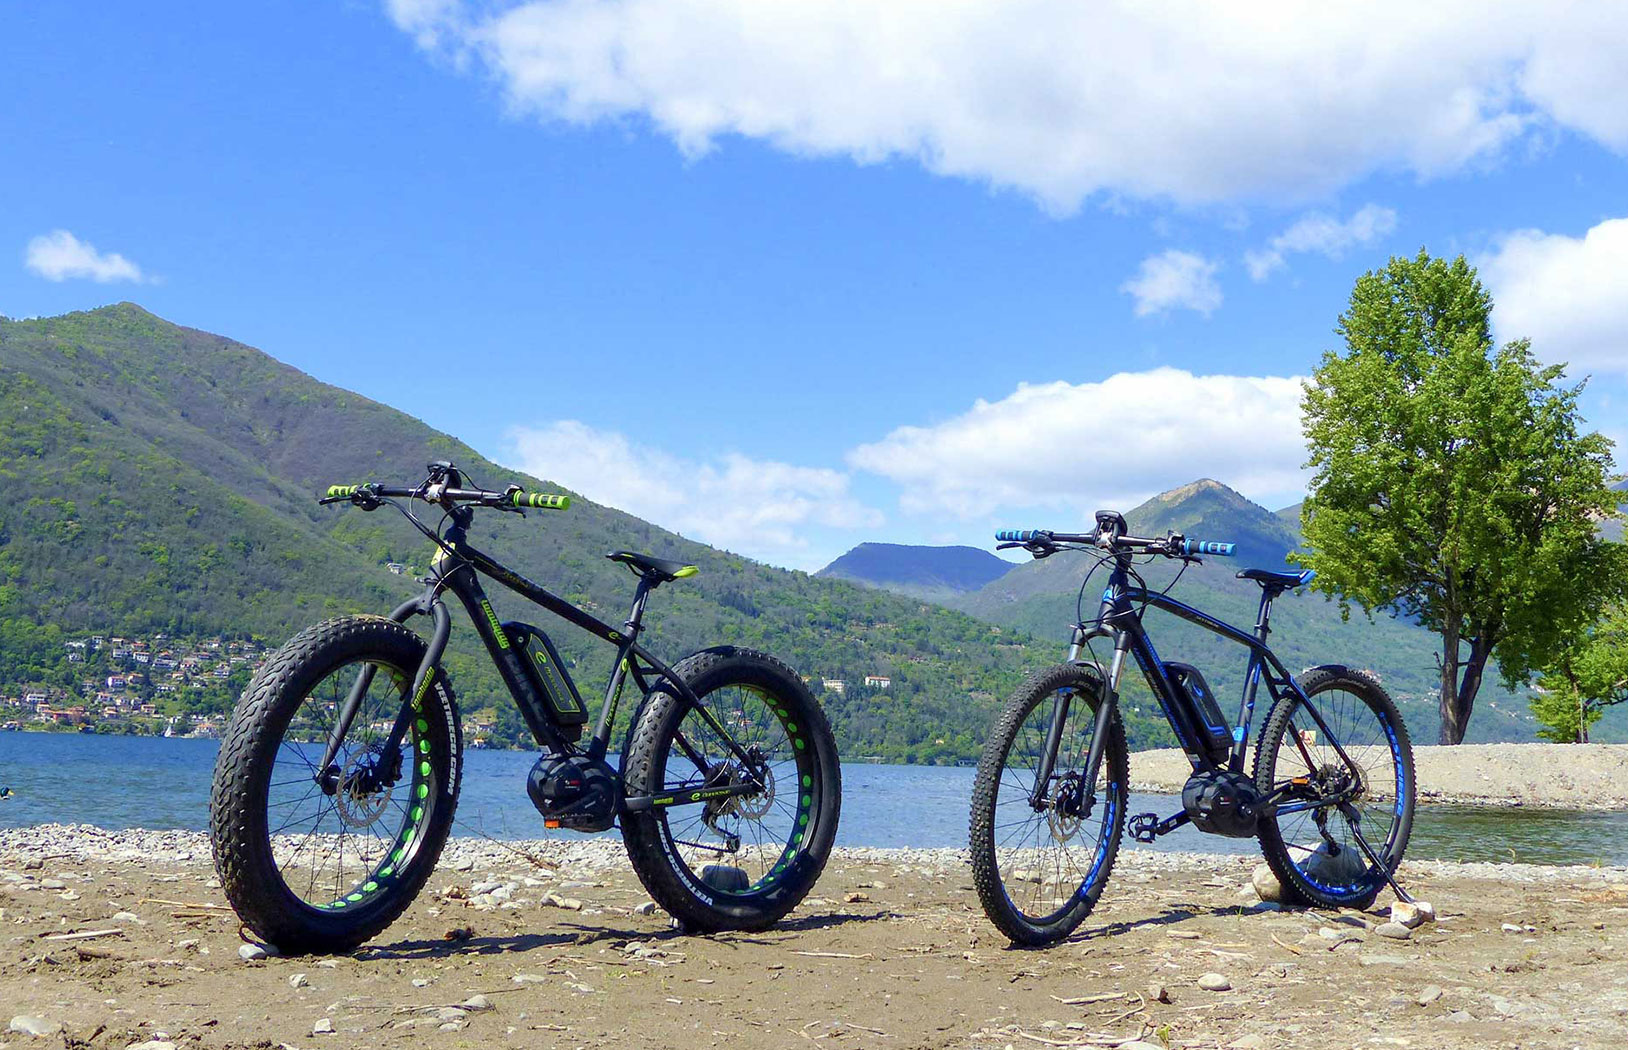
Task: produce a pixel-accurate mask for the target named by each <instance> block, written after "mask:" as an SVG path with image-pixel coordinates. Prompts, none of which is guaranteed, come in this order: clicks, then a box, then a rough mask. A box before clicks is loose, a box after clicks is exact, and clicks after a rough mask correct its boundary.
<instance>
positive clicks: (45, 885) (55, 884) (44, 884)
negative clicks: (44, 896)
mask: <svg viewBox="0 0 1628 1050" xmlns="http://www.w3.org/2000/svg"><path fill="white" fill-rule="evenodd" d="M40 888H41V889H46V890H65V889H67V888H68V884H67V883H66V882H63V881H62V880H61V879H41V880H40Z"/></svg>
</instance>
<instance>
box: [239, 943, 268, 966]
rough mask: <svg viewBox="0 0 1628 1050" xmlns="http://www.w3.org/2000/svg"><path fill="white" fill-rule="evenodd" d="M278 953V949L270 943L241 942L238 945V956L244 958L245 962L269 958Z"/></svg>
mask: <svg viewBox="0 0 1628 1050" xmlns="http://www.w3.org/2000/svg"><path fill="white" fill-rule="evenodd" d="M276 954H277V951H276V949H274V948H273V947H272V946H271V945H269V944H240V945H238V949H237V957H238V958H239V959H242V960H243V961H244V962H254V961H255V960H256V959H269V958H271V957H272V956H274V955H276Z"/></svg>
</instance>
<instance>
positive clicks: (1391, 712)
mask: <svg viewBox="0 0 1628 1050" xmlns="http://www.w3.org/2000/svg"><path fill="white" fill-rule="evenodd" d="M1298 682H1299V685H1300V688H1301V690H1302V691H1303V692H1304V693H1305V695H1306V699H1305V700H1302V699H1301V698H1300V697H1298V696H1286V697H1283V698H1282V699H1280V700H1278V701H1277V702H1276V703H1274V704H1273V705H1272V710H1271V711H1270V712H1269V713H1268V714H1267V716H1266V722H1265V724H1264V726H1263V727H1262V730H1261V738H1260V742H1259V743H1258V744H1257V745H1256V749H1255V787H1256V789H1257V790H1259V791H1260V792H1261V793H1262V794H1267V793H1269V792H1274V791H1278V790H1280V789H1283V788H1288V789H1289V791H1288V794H1287V797H1285V798H1284V800H1283V802H1282V803H1281V804H1280V806H1279V807H1278V810H1277V812H1276V813H1274V814H1273V815H1272V816H1269V817H1263V818H1261V822H1260V829H1259V838H1260V844H1261V854H1262V855H1263V856H1264V857H1265V858H1266V863H1267V865H1268V866H1270V867H1271V869H1272V872H1273V874H1275V875H1276V876H1277V877H1278V881H1279V883H1280V884H1281V885H1282V886H1283V888H1284V890H1285V891H1286V893H1287V894H1288V896H1289V897H1290V898H1291V899H1293V900H1297V901H1299V902H1301V903H1304V904H1315V905H1320V906H1322V907H1330V908H1333V907H1348V908H1366V907H1367V906H1368V905H1370V904H1372V903H1373V901H1374V898H1375V897H1377V896H1378V895H1379V891H1380V890H1381V889H1382V888H1383V887H1384V886H1385V883H1386V878H1385V876H1386V873H1387V872H1394V871H1395V870H1396V866H1397V865H1398V864H1400V863H1401V862H1402V852H1403V850H1405V849H1406V848H1407V844H1408V836H1409V834H1410V833H1411V832H1412V829H1413V802H1414V784H1415V781H1414V776H1413V747H1412V745H1411V744H1410V743H1409V741H1408V732H1407V727H1406V726H1405V725H1403V724H1402V715H1401V713H1400V712H1398V711H1397V709H1396V704H1395V703H1394V702H1393V701H1392V700H1391V698H1390V696H1388V695H1387V694H1386V692H1385V690H1384V689H1383V688H1382V687H1381V686H1380V685H1379V683H1378V682H1376V681H1374V680H1373V679H1372V678H1370V677H1368V676H1367V675H1364V674H1359V673H1357V672H1353V671H1349V670H1347V669H1345V668H1343V667H1320V668H1314V669H1312V670H1311V671H1308V672H1306V673H1305V674H1303V675H1301V676H1300V678H1299V680H1298ZM1308 705H1309V706H1310V707H1312V708H1315V709H1316V711H1317V714H1318V715H1319V716H1321V719H1322V725H1321V726H1319V725H1318V723H1317V722H1316V721H1315V720H1313V718H1312V717H1311V712H1310V711H1309V710H1308ZM1325 727H1326V728H1325ZM1336 744H1338V748H1336V747H1335V745H1336ZM1342 751H1343V752H1344V758H1342V757H1341V754H1340V752H1342ZM1347 759H1349V761H1347ZM1339 795H1348V796H1349V797H1348V798H1347V799H1346V800H1345V801H1344V802H1343V803H1340V802H1325V801H1323V800H1325V799H1329V798H1334V797H1337V796H1339ZM1359 829H1360V832H1361V834H1362V837H1363V838H1364V839H1365V840H1366V841H1367V842H1368V844H1369V845H1370V846H1371V847H1372V848H1373V850H1374V852H1375V853H1376V854H1377V855H1378V856H1379V858H1380V860H1381V861H1382V862H1383V863H1384V865H1385V869H1386V870H1385V871H1381V870H1380V868H1379V866H1377V865H1375V864H1372V863H1370V862H1369V860H1368V859H1367V857H1366V856H1365V855H1364V853H1363V851H1362V850H1361V848H1360V847H1359V846H1358V845H1357V833H1358V830H1359Z"/></svg>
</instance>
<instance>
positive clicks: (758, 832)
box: [622, 646, 842, 932]
mask: <svg viewBox="0 0 1628 1050" xmlns="http://www.w3.org/2000/svg"><path fill="white" fill-rule="evenodd" d="M673 670H674V671H675V672H677V673H678V674H679V675H680V676H681V677H682V678H683V679H684V681H685V682H686V684H688V685H689V687H690V689H691V690H692V691H694V693H695V695H696V696H697V697H698V698H699V699H700V701H701V706H700V707H697V706H695V705H693V704H690V703H687V702H686V701H684V700H683V699H682V698H680V697H678V696H675V695H673V694H671V693H666V692H661V693H656V694H654V695H652V696H651V698H650V701H649V703H647V704H646V705H645V707H644V710H643V711H642V712H641V714H640V715H639V720H638V722H637V724H636V725H635V726H634V729H633V734H632V736H633V739H632V743H631V745H630V746H629V747H628V749H627V756H626V759H625V765H624V767H623V777H624V779H625V781H626V784H627V793H628V796H629V797H634V798H636V797H640V796H649V797H651V798H652V799H654V800H658V801H657V804H656V805H654V806H653V807H652V808H650V809H648V810H645V811H644V812H641V813H629V814H627V815H626V816H625V817H624V818H623V819H622V837H623V839H624V840H625V841H626V843H627V848H628V856H629V858H630V859H631V860H632V862H633V868H634V870H635V871H637V872H638V874H639V878H640V880H641V881H642V882H643V883H644V885H645V888H646V889H647V890H649V891H650V895H651V896H652V897H653V898H655V901H656V903H657V904H659V905H661V906H662V908H663V909H665V910H666V911H667V913H668V914H669V915H671V916H673V917H674V918H675V919H677V920H679V922H680V923H682V924H683V925H685V926H687V927H688V928H690V929H692V930H696V931H698V932H712V931H715V930H761V929H764V928H766V927H768V926H771V925H773V924H774V923H775V922H778V921H779V920H780V919H781V917H783V916H784V915H785V914H786V913H787V912H789V911H791V909H792V908H794V907H796V906H797V903H798V902H799V901H801V900H802V899H803V897H804V896H805V895H806V894H807V893H808V891H809V890H811V889H813V887H814V881H815V880H816V879H818V878H819V877H820V872H821V871H823V870H824V869H825V862H826V858H827V857H829V856H830V853H831V846H832V843H833V842H834V841H835V840H836V836H837V818H838V815H839V812H840V809H841V804H842V798H841V796H842V772H841V768H840V767H839V765H838V763H837V745H836V741H835V740H834V739H833V738H832V736H831V727H830V726H829V725H828V724H827V722H826V720H825V712H823V711H821V710H820V706H819V704H818V703H817V702H816V701H815V699H814V697H813V695H812V694H811V693H809V691H808V687H807V686H806V685H804V684H803V681H802V679H801V678H798V677H797V675H796V674H795V673H794V672H793V671H792V670H791V668H789V667H787V666H786V665H785V664H783V663H781V662H780V661H778V660H776V659H774V658H773V657H771V656H766V655H764V654H763V653H759V652H753V651H752V650H749V649H737V648H735V647H733V646H720V647H718V648H716V649H708V650H705V651H703V652H699V653H696V654H694V655H693V656H689V657H686V658H685V659H684V660H682V661H680V662H679V663H678V665H677V666H675V667H674V668H673ZM731 745H733V746H731ZM743 756H744V757H743ZM750 784H755V785H757V787H756V788H755V789H753V790H751V791H747V792H744V793H738V794H730V795H727V796H724V797H717V796H710V797H709V796H708V795H707V794H705V793H706V792H709V791H712V790H715V789H717V788H726V787H738V786H740V785H750ZM692 796H693V797H692Z"/></svg>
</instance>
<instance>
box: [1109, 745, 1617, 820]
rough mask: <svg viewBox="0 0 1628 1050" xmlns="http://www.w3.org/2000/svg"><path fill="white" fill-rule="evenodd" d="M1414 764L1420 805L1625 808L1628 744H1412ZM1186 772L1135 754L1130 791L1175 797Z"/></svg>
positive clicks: (1158, 753) (1179, 757) (1161, 752)
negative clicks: (1172, 795) (1173, 795)
mask: <svg viewBox="0 0 1628 1050" xmlns="http://www.w3.org/2000/svg"><path fill="white" fill-rule="evenodd" d="M1413 765H1414V772H1415V774H1416V776H1417V778H1418V781H1419V784H1418V801H1419V802H1420V803H1422V804H1430V805H1451V806H1474V807H1479V808H1486V809H1513V808H1531V809H1575V810H1612V809H1628V744H1547V743H1531V744H1456V745H1452V746H1444V745H1438V744H1425V745H1420V744H1415V745H1414V747H1413ZM1190 768H1191V767H1190V766H1189V765H1188V762H1187V758H1186V756H1185V755H1183V754H1182V752H1181V751H1180V750H1179V749H1176V748H1159V749H1155V750H1150V751H1136V752H1133V753H1132V754H1131V790H1132V791H1146V792H1152V793H1157V794H1177V795H1179V794H1180V793H1181V788H1182V785H1183V784H1184V783H1185V782H1186V780H1187V775H1188V771H1189V770H1190ZM1245 768H1246V769H1247V768H1248V766H1247V765H1246V767H1245Z"/></svg>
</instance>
